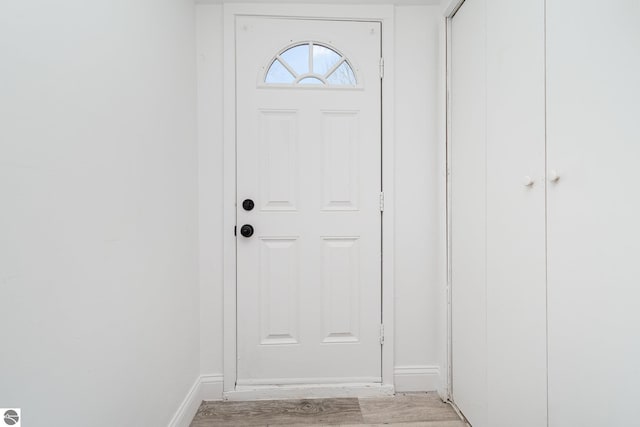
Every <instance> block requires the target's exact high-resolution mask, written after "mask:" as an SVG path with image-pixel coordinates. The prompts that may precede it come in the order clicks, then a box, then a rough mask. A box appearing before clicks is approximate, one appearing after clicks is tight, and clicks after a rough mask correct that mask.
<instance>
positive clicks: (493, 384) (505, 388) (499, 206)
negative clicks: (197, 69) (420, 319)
mask: <svg viewBox="0 0 640 427" xmlns="http://www.w3.org/2000/svg"><path fill="white" fill-rule="evenodd" d="M468 1H469V2H474V1H476V0H468ZM486 46H487V157H486V158H487V273H486V274H487V351H488V353H487V362H488V368H487V370H488V374H487V378H488V380H487V386H488V388H487V397H488V410H489V415H488V425H490V426H491V427H512V426H514V425H517V426H518V427H539V426H546V424H547V381H546V373H547V367H546V363H547V354H546V347H547V336H546V259H545V182H544V162H545V106H544V103H545V98H544V93H545V92H544V91H545V69H544V0H487V42H486ZM515 420H517V421H515Z"/></svg>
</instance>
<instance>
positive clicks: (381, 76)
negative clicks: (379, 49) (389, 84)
mask: <svg viewBox="0 0 640 427" xmlns="http://www.w3.org/2000/svg"><path fill="white" fill-rule="evenodd" d="M383 77H384V58H382V57H380V79H381V80H382V78H383Z"/></svg>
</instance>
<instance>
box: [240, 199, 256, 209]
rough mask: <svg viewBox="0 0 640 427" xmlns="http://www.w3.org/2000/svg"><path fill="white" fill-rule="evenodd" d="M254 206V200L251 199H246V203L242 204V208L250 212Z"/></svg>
mask: <svg viewBox="0 0 640 427" xmlns="http://www.w3.org/2000/svg"><path fill="white" fill-rule="evenodd" d="M254 206H255V205H254V203H253V200H251V199H245V200H244V202H242V207H243V208H244V210H245V211H250V210H251V209H253V207H254Z"/></svg>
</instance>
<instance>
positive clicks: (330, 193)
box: [321, 111, 360, 211]
mask: <svg viewBox="0 0 640 427" xmlns="http://www.w3.org/2000/svg"><path fill="white" fill-rule="evenodd" d="M358 119H359V116H358V112H357V111H323V112H322V129H321V134H322V146H323V149H324V158H323V163H322V165H323V180H324V185H323V189H322V194H323V207H322V208H323V210H325V211H335V210H357V209H358V199H359V194H358V193H359V190H360V168H359V157H360V149H359V142H360V137H359V120H358Z"/></svg>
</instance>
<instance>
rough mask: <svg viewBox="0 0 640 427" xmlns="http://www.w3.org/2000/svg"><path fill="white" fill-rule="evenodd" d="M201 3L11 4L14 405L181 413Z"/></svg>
mask: <svg viewBox="0 0 640 427" xmlns="http://www.w3.org/2000/svg"><path fill="white" fill-rule="evenodd" d="M194 19H195V16H194V6H193V2H192V0H172V1H163V2H158V1H154V0H110V1H106V2H87V1H81V0H59V1H55V2H51V1H42V0H31V1H26V2H24V1H5V2H2V3H1V5H0V200H1V202H0V203H1V208H0V299H1V301H2V308H1V309H0V325H2V342H3V346H2V350H0V406H18V407H21V408H22V410H23V418H24V420H25V425H29V426H51V425H61V424H65V425H73V426H76V425H77V426H87V425H91V426H113V425H114V424H117V425H123V426H162V425H167V424H168V423H169V421H170V419H171V417H172V416H173V414H174V412H175V411H176V409H177V408H178V405H179V404H180V403H181V401H182V399H183V398H184V397H185V395H186V394H187V392H188V390H189V389H190V387H191V386H192V385H193V383H194V381H195V380H196V378H197V376H198V374H199V372H198V353H199V342H198V339H199V337H198V334H199V326H198V323H199V319H198V316H199V306H198V304H199V303H198V283H197V232H198V224H197V166H198V165H197V150H196V148H197V147H196V137H195V134H196V114H195V109H196V90H195V76H196V68H195V49H194V46H195V34H194Z"/></svg>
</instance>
